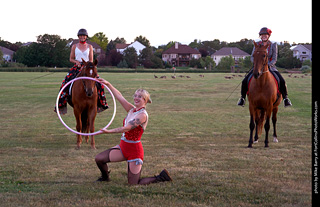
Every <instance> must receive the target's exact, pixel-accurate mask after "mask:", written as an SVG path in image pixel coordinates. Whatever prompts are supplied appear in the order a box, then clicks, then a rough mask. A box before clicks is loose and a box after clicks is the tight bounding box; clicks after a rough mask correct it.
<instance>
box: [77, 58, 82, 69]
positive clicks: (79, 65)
mask: <svg viewBox="0 0 320 207" xmlns="http://www.w3.org/2000/svg"><path fill="white" fill-rule="evenodd" d="M76 65H77V66H78V67H79V68H81V63H80V62H79V61H77V60H76Z"/></svg>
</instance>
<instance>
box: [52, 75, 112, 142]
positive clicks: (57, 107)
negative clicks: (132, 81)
mask: <svg viewBox="0 0 320 207" xmlns="http://www.w3.org/2000/svg"><path fill="white" fill-rule="evenodd" d="M80 79H88V80H94V81H96V82H98V83H100V82H99V81H97V80H96V79H94V78H91V77H78V78H75V79H73V80H71V81H69V82H68V83H67V84H66V85H64V86H63V87H62V88H61V90H60V91H59V94H58V96H57V101H56V109H57V115H58V117H59V119H60V121H61V123H62V124H63V125H64V126H65V127H66V128H67V129H68V130H69V131H71V132H73V133H75V134H78V135H82V136H93V135H97V134H99V132H101V130H99V131H96V132H93V133H82V132H78V131H76V130H73V129H71V128H70V127H69V126H68V125H67V124H66V123H64V121H63V120H62V118H61V115H60V111H59V97H60V95H61V93H62V91H63V90H64V89H65V88H66V87H67V86H68V85H70V84H71V83H73V82H74V81H76V80H80ZM100 84H102V85H103V86H104V87H105V88H106V89H108V91H109V93H110V95H111V97H112V100H113V104H114V110H113V115H112V118H111V120H110V122H109V123H108V124H107V125H106V126H105V127H104V128H103V129H106V128H108V127H109V126H110V124H111V123H112V121H113V119H114V117H115V116H116V111H117V109H116V99H115V98H114V95H113V93H112V92H111V90H110V89H109V88H108V86H106V85H105V84H103V83H100Z"/></svg>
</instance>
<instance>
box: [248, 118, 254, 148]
mask: <svg viewBox="0 0 320 207" xmlns="http://www.w3.org/2000/svg"><path fill="white" fill-rule="evenodd" d="M253 120H254V118H253V115H252V114H251V115H250V124H249V128H250V138H249V145H248V147H249V148H252V143H253V130H254V121H253Z"/></svg>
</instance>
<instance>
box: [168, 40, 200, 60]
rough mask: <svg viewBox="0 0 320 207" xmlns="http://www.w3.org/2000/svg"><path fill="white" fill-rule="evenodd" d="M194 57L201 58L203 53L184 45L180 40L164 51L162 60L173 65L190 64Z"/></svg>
mask: <svg viewBox="0 0 320 207" xmlns="http://www.w3.org/2000/svg"><path fill="white" fill-rule="evenodd" d="M192 58H194V59H199V58H201V53H200V52H199V51H198V50H196V49H193V48H192V47H189V46H188V45H182V44H179V43H178V42H176V43H175V44H174V45H173V46H172V47H170V48H169V49H167V50H166V51H164V52H163V53H162V60H163V61H164V62H168V63H170V64H171V65H173V66H188V65H189V63H190V60H191V59H192Z"/></svg>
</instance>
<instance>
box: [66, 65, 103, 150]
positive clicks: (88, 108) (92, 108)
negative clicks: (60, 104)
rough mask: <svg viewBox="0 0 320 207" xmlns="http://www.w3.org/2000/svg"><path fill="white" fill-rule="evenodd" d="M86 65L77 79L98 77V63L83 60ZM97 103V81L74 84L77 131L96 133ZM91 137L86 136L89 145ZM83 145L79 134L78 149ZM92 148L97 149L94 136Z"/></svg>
mask: <svg viewBox="0 0 320 207" xmlns="http://www.w3.org/2000/svg"><path fill="white" fill-rule="evenodd" d="M82 61H83V63H84V65H83V67H82V70H81V72H80V73H79V75H78V76H77V77H82V76H86V77H91V78H96V77H97V67H96V66H97V64H98V61H97V60H95V61H94V62H93V63H92V62H85V61H84V60H83V59H82ZM97 101H98V92H97V87H96V81H93V80H87V79H81V80H77V81H75V82H74V84H73V87H72V104H73V112H74V115H75V117H76V120H77V126H76V128H77V131H78V132H80V131H81V132H84V133H88V132H89V130H90V132H91V133H93V132H94V120H95V118H96V115H97ZM88 140H89V136H86V142H87V143H88ZM81 143H82V137H81V135H78V134H77V149H79V148H80V145H81ZM91 148H92V149H96V147H95V142H94V136H91Z"/></svg>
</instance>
